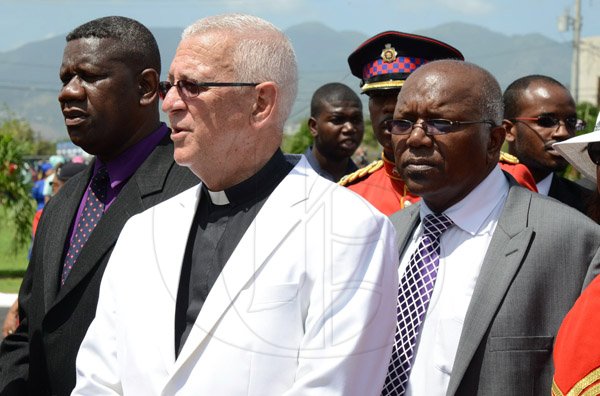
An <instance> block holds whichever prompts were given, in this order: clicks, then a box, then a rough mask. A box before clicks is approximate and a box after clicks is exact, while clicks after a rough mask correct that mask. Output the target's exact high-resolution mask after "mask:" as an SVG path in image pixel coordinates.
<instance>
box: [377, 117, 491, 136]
mask: <svg viewBox="0 0 600 396" xmlns="http://www.w3.org/2000/svg"><path fill="white" fill-rule="evenodd" d="M471 124H489V125H490V126H495V124H494V122H493V121H491V120H481V121H452V120H446V119H444V118H436V119H432V120H423V122H421V123H420V124H417V123H415V122H413V121H411V120H405V119H397V120H387V121H386V123H385V127H386V129H387V130H388V131H389V132H390V133H391V134H392V135H410V133H411V132H412V130H413V128H414V127H416V126H420V127H421V128H422V129H423V130H424V132H425V134H426V135H445V134H447V133H451V132H456V131H458V130H459V129H460V127H461V126H463V125H471Z"/></svg>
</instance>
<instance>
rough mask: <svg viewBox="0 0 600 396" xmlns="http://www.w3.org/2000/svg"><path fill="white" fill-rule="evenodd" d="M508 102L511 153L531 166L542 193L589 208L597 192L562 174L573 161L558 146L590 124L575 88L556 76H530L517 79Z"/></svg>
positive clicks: (508, 93) (506, 115)
mask: <svg viewBox="0 0 600 396" xmlns="http://www.w3.org/2000/svg"><path fill="white" fill-rule="evenodd" d="M503 101H504V118H505V120H504V126H505V128H506V141H507V142H508V151H509V153H510V154H512V155H514V156H516V157H517V158H518V159H519V161H520V162H521V163H523V164H525V165H526V166H527V167H528V168H529V171H530V172H531V174H532V175H533V178H534V179H535V182H536V186H537V189H538V192H539V193H540V194H544V195H548V196H550V197H552V198H555V199H558V200H559V201H561V202H563V203H565V204H567V205H569V206H571V207H573V208H575V209H577V210H579V211H581V212H584V213H585V211H586V207H585V206H586V200H587V199H588V197H589V196H590V194H591V191H590V190H588V189H586V188H584V187H582V186H580V185H579V184H577V183H574V182H572V181H570V180H568V179H565V178H563V177H561V176H560V175H559V174H560V172H562V171H564V170H565V169H566V167H567V165H568V162H567V161H566V160H565V159H564V158H563V157H562V156H561V155H560V154H559V153H558V152H557V151H556V150H555V149H554V148H553V147H552V145H553V144H554V143H557V142H562V141H564V140H567V139H569V138H571V137H573V136H575V134H576V132H578V131H581V130H582V129H583V128H584V127H585V124H584V122H583V121H581V120H578V119H577V111H576V108H575V101H574V100H573V97H572V96H571V93H570V92H569V91H568V90H567V89H566V88H565V87H564V86H563V85H562V84H561V83H560V82H558V81H556V80H555V79H553V78H551V77H547V76H542V75H530V76H526V77H522V78H519V79H518V80H515V81H514V82H512V83H511V84H510V85H509V86H508V87H507V88H506V91H505V92H504V95H503Z"/></svg>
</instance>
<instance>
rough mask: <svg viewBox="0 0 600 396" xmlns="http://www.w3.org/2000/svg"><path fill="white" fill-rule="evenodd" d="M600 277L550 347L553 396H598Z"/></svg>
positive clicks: (599, 390) (599, 387) (599, 380)
mask: <svg viewBox="0 0 600 396" xmlns="http://www.w3.org/2000/svg"><path fill="white" fill-rule="evenodd" d="M599 328H600V277H596V279H594V280H593V281H592V283H590V285H589V286H588V287H587V288H586V289H585V290H584V291H583V293H582V294H581V296H580V297H579V298H578V299H577V301H576V302H575V305H574V306H573V308H571V310H570V311H569V313H568V314H567V316H566V317H565V319H564V320H563V322H562V324H561V326H560V329H559V330H558V334H557V336H556V344H555V345H554V368H555V371H554V381H553V382H552V395H553V396H563V395H569V396H571V395H572V396H578V395H600V337H598V329H599Z"/></svg>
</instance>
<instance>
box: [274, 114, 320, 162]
mask: <svg viewBox="0 0 600 396" xmlns="http://www.w3.org/2000/svg"><path fill="white" fill-rule="evenodd" d="M312 141H313V139H312V135H311V134H310V128H309V127H308V119H306V120H303V121H302V123H301V124H300V129H298V131H296V133H294V134H293V135H284V137H283V143H282V145H281V149H282V150H283V152H285V153H291V154H302V153H303V152H304V151H305V150H306V148H307V147H308V146H310V145H311V144H312Z"/></svg>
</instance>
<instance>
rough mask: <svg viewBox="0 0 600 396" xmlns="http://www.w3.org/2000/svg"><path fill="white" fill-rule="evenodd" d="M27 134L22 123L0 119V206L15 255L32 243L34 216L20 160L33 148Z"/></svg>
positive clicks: (27, 128)
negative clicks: (11, 234)
mask: <svg viewBox="0 0 600 396" xmlns="http://www.w3.org/2000/svg"><path fill="white" fill-rule="evenodd" d="M30 131H31V127H30V126H29V124H28V123H27V122H25V121H23V120H18V119H14V118H9V119H4V120H0V207H1V208H2V209H3V211H4V212H5V214H6V216H7V219H8V221H10V222H11V223H12V224H13V225H14V244H13V246H12V248H13V251H14V252H16V251H17V250H18V249H19V248H21V247H23V246H26V245H27V244H28V243H29V241H30V240H31V219H32V218H33V215H34V213H35V206H34V204H33V200H32V199H31V196H30V195H29V193H30V190H31V184H30V183H28V182H26V180H27V178H26V175H27V165H26V164H25V162H24V160H23V157H24V156H25V155H26V154H29V153H31V149H32V142H31V141H28V140H27V139H29V138H30V136H31V135H29V132H30ZM31 132H32V131H31ZM3 226H6V225H3Z"/></svg>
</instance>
